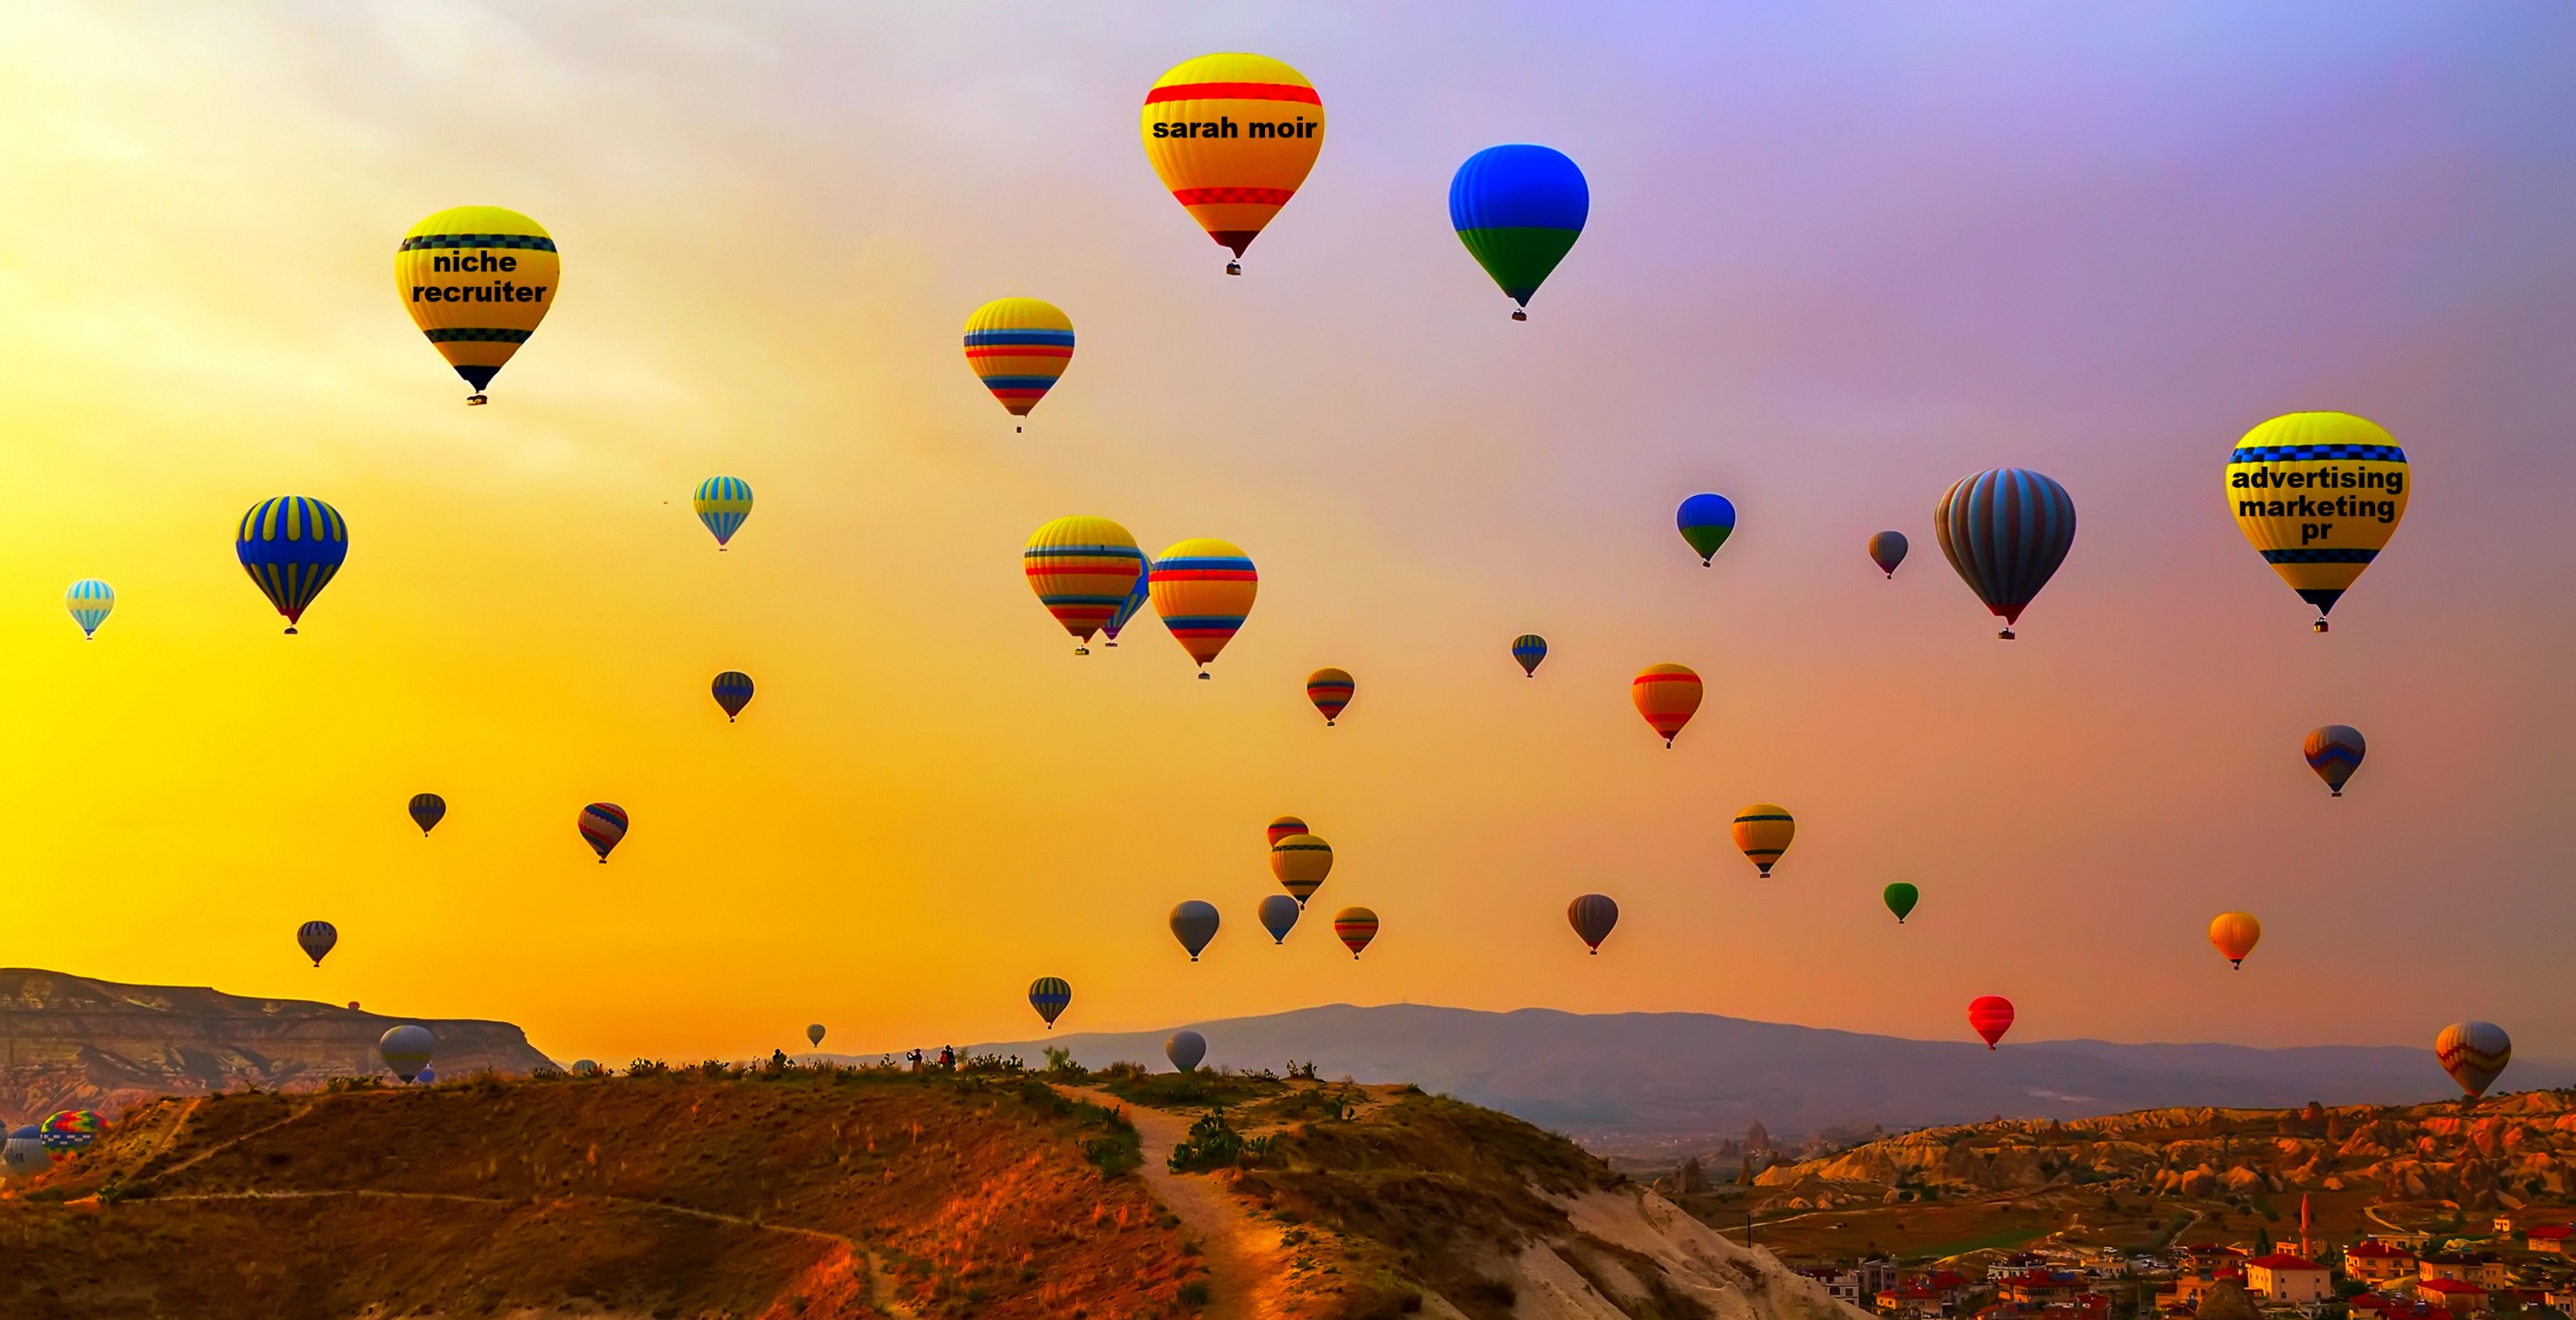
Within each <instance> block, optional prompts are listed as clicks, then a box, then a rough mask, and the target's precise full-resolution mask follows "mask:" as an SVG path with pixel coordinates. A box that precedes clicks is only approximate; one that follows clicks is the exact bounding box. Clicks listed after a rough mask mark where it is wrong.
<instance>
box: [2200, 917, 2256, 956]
mask: <svg viewBox="0 0 2576 1320" xmlns="http://www.w3.org/2000/svg"><path fill="white" fill-rule="evenodd" d="M2262 939H2263V923H2262V922H2259V921H2256V920H2255V919H2254V914H2253V913H2251V912H2221V913H2219V914H2218V915H2217V916H2216V917H2214V918H2212V919H2211V920H2210V923H2209V942H2210V943H2211V944H2212V945H2215V946H2216V947H2217V949H2218V952H2219V955H2220V956H2221V957H2224V958H2225V959H2227V965H2228V966H2230V967H2243V966H2244V965H2245V955H2247V954H2249V953H2252V952H2254V946H2255V945H2256V944H2258V943H2260V942H2261V941H2262Z"/></svg>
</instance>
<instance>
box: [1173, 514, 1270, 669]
mask: <svg viewBox="0 0 2576 1320" xmlns="http://www.w3.org/2000/svg"><path fill="white" fill-rule="evenodd" d="M1151 574H1152V576H1151V578H1150V579H1149V580H1148V582H1147V589H1148V590H1149V591H1151V592H1152V593H1153V597H1154V612H1155V613H1156V614H1159V615H1161V616H1163V626H1164V627H1165V628H1168V629H1170V630H1171V633H1172V640H1173V641H1176V642H1179V643H1180V644H1181V649H1182V650H1185V651H1187V652H1189V653H1190V658H1191V659H1193V660H1196V661H1198V662H1199V677H1201V678H1205V677H1207V676H1208V672H1207V665H1208V662H1209V661H1210V660H1214V659H1216V655H1217V652H1219V651H1222V650H1224V649H1225V644H1226V643H1227V642H1230V641H1233V640H1234V634H1235V633H1236V632H1237V631H1239V630H1241V629H1242V627H1243V620H1244V618H1245V616H1247V615H1249V614H1251V613H1252V598H1253V597H1254V596H1255V595H1257V594H1259V592H1260V590H1261V579H1260V575H1259V574H1257V573H1255V572H1254V571H1253V568H1252V560H1251V559H1250V558H1249V557H1247V556H1246V555H1245V554H1244V553H1243V551H1242V550H1240V549H1238V548H1237V547H1235V546H1233V545H1230V544H1228V543H1226V542H1224V541H1220V540H1217V539H1215V538H1214V537H1200V538H1197V539H1195V540H1189V541H1181V542H1178V543H1176V544H1174V545H1173V546H1172V547H1171V548H1169V549H1167V550H1165V551H1163V555H1162V557H1161V558H1159V559H1157V560H1155V561H1154V563H1153V567H1152V569H1151Z"/></svg>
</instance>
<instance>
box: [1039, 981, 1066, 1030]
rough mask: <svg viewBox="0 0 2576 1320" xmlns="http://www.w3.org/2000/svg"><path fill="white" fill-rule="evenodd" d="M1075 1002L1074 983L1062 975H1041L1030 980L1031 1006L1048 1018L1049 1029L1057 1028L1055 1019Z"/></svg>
mask: <svg viewBox="0 0 2576 1320" xmlns="http://www.w3.org/2000/svg"><path fill="white" fill-rule="evenodd" d="M1072 1003H1073V985H1072V983H1071V982H1068V981H1066V980H1065V979H1064V978H1063V977H1061V976H1041V977H1039V978H1038V979H1036V980H1034V981H1031V982H1029V1007H1031V1008H1034V1009H1036V1010H1037V1011H1038V1016H1039V1017H1042V1018H1045V1019H1046V1025H1047V1030H1049V1031H1053V1030H1055V1020H1056V1019H1057V1018H1059V1017H1062V1016H1063V1015H1064V1010H1065V1009H1066V1008H1067V1007H1069V1006H1071V1005H1072Z"/></svg>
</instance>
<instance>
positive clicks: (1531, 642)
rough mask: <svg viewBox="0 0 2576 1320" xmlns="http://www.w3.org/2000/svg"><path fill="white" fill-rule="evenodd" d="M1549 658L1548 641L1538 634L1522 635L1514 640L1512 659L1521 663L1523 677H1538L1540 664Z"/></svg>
mask: <svg viewBox="0 0 2576 1320" xmlns="http://www.w3.org/2000/svg"><path fill="white" fill-rule="evenodd" d="M1546 658H1547V639H1546V638H1544V637H1541V636H1539V635H1538V634H1537V633H1522V634H1521V635H1520V636H1518V637H1515V638H1513V639H1512V659H1514V660H1517V661H1519V662H1520V665H1521V677H1523V678H1536V677H1538V665H1539V662H1540V661H1542V660H1545V659H1546Z"/></svg>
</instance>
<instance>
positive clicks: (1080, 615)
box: [1020, 515, 1223, 655]
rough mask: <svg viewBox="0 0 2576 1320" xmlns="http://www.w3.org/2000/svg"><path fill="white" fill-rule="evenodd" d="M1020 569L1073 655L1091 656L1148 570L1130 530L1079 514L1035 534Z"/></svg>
mask: <svg viewBox="0 0 2576 1320" xmlns="http://www.w3.org/2000/svg"><path fill="white" fill-rule="evenodd" d="M1020 571H1021V572H1022V573H1024V574H1026V575H1027V577H1028V580H1029V590H1031V591H1034V592H1036V593H1037V594H1038V603H1039V604H1041V605H1044V606H1046V608H1047V613H1049V614H1052V615H1054V616H1055V621H1056V622H1057V623H1060V624H1063V625H1064V630H1065V631H1066V632H1069V633H1072V634H1073V643H1074V645H1073V653H1074V654H1075V655H1089V654H1091V647H1090V646H1089V645H1088V643H1089V642H1090V641H1091V635H1092V634H1093V633H1095V632H1098V631H1100V627H1101V625H1102V624H1105V623H1107V622H1109V620H1110V619H1111V618H1113V617H1115V616H1116V615H1117V613H1118V609H1119V607H1120V606H1121V605H1123V604H1124V603H1126V599H1127V594H1128V593H1129V592H1130V591H1133V590H1134V589H1135V587H1136V579H1137V577H1138V575H1140V574H1142V573H1143V572H1144V571H1145V552H1144V551H1142V550H1139V549H1137V548H1136V538H1135V537H1132V536H1129V535H1128V534H1127V529H1126V528H1124V527H1121V526H1119V525H1118V524H1116V523H1114V522H1111V521H1109V520H1108V519H1106V518H1094V517H1090V516H1087V515H1076V516H1074V517H1070V518H1058V519H1056V520H1055V521H1054V522H1051V523H1048V524H1047V525H1046V526H1044V527H1041V528H1039V529H1037V531H1036V532H1034V533H1032V534H1031V535H1030V537H1029V543H1028V546H1027V548H1025V549H1023V550H1021V551H1020ZM1219 645H1223V643H1221V642H1220V643H1219ZM1210 654H1214V653H1213V652H1211V653H1210Z"/></svg>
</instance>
